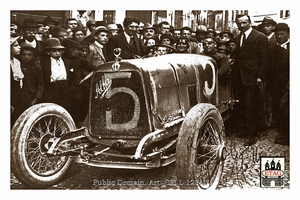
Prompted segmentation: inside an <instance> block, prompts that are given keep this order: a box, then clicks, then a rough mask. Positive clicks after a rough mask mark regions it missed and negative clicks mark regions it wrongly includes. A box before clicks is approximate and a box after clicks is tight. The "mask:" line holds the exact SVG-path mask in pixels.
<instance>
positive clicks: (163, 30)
mask: <svg viewBox="0 0 300 200" xmlns="http://www.w3.org/2000/svg"><path fill="white" fill-rule="evenodd" d="M159 30H160V33H161V34H166V33H169V31H170V25H167V24H162V26H161V27H160V28H159Z"/></svg>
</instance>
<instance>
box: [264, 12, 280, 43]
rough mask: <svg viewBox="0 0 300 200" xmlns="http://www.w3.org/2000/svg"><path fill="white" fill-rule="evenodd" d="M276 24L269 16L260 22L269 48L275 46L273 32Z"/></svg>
mask: <svg viewBox="0 0 300 200" xmlns="http://www.w3.org/2000/svg"><path fill="white" fill-rule="evenodd" d="M276 24H277V23H276V22H275V21H274V20H273V19H272V18H271V17H269V16H266V17H264V19H263V21H262V22H261V27H262V31H263V33H264V34H265V35H266V36H267V37H268V40H269V47H270V48H272V47H273V46H274V45H276V37H275V34H274V32H273V30H274V28H275V25H276Z"/></svg>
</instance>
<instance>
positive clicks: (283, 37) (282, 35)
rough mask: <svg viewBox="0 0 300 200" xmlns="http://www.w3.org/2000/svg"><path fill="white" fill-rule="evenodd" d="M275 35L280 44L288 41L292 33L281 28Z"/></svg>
mask: <svg viewBox="0 0 300 200" xmlns="http://www.w3.org/2000/svg"><path fill="white" fill-rule="evenodd" d="M275 37H276V40H277V42H278V44H283V43H285V42H286V41H288V39H289V37H290V34H289V33H288V32H287V31H285V30H280V31H276V33H275Z"/></svg>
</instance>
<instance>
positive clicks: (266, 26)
mask: <svg viewBox="0 0 300 200" xmlns="http://www.w3.org/2000/svg"><path fill="white" fill-rule="evenodd" d="M274 28H275V26H274V25H273V24H264V27H263V31H264V33H265V34H266V35H270V34H271V33H272V30H273V29H274Z"/></svg>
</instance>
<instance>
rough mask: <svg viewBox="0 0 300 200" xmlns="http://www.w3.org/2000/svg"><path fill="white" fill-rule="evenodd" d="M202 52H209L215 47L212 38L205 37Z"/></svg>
mask: <svg viewBox="0 0 300 200" xmlns="http://www.w3.org/2000/svg"><path fill="white" fill-rule="evenodd" d="M202 43H203V49H204V53H210V52H212V51H213V50H215V48H216V46H217V45H216V43H215V41H214V40H213V39H211V38H207V39H205V40H204V41H203V42H202Z"/></svg>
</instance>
